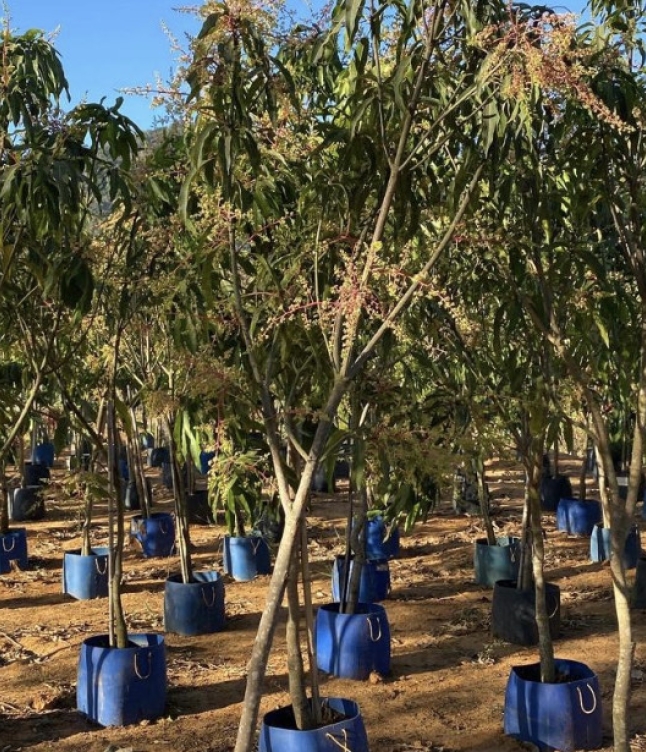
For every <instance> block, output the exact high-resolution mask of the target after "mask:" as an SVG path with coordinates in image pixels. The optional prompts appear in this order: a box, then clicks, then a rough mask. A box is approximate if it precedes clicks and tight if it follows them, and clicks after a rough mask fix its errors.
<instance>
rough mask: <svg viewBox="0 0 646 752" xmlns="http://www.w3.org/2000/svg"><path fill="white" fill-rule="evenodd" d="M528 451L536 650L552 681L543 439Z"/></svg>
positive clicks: (543, 671)
mask: <svg viewBox="0 0 646 752" xmlns="http://www.w3.org/2000/svg"><path fill="white" fill-rule="evenodd" d="M534 444H535V446H534V448H533V451H532V469H531V482H530V483H529V485H528V489H527V496H528V499H529V507H530V519H531V527H532V572H533V575H534V587H535V589H536V601H535V609H536V626H537V627H538V652H539V655H540V662H541V681H543V682H554V681H555V678H556V675H555V668H554V645H553V643H552V637H551V635H550V623H549V615H548V613H547V602H546V597H545V577H544V572H543V562H544V559H545V550H544V546H543V527H542V525H541V501H540V490H539V489H540V483H541V477H542V475H543V442H542V440H538V441H537V440H536V439H534Z"/></svg>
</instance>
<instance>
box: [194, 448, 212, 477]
mask: <svg viewBox="0 0 646 752" xmlns="http://www.w3.org/2000/svg"><path fill="white" fill-rule="evenodd" d="M214 458H215V452H200V466H199V468H198V470H199V471H200V473H202V475H208V472H209V465H210V464H211V460H212V459H214Z"/></svg>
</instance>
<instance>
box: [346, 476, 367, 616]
mask: <svg viewBox="0 0 646 752" xmlns="http://www.w3.org/2000/svg"><path fill="white" fill-rule="evenodd" d="M359 499H360V503H359V507H358V510H357V514H356V515H355V517H354V520H353V521H352V523H351V530H350V539H351V548H352V553H353V554H354V556H353V557H351V559H350V561H351V562H352V563H351V564H350V574H349V576H348V575H347V574H346V573H345V572H344V578H343V579H344V581H346V582H347V592H344V593H341V604H345V608H344V609H343V610H342V611H341V613H344V614H354V612H355V611H356V609H357V603H358V602H359V590H360V587H361V573H362V572H363V567H364V565H365V563H366V542H365V541H366V537H365V529H366V520H367V519H368V491H367V489H366V485H365V482H364V484H363V486H362V488H361V489H360V490H359ZM347 565H348V557H347V556H346V566H347ZM340 610H341V609H340Z"/></svg>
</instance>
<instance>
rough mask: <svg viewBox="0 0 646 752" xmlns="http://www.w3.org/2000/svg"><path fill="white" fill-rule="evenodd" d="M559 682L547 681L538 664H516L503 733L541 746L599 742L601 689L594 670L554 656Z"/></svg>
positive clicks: (569, 749)
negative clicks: (541, 678)
mask: <svg viewBox="0 0 646 752" xmlns="http://www.w3.org/2000/svg"><path fill="white" fill-rule="evenodd" d="M555 664H556V671H557V675H558V676H559V681H558V683H556V684H543V683H541V681H540V664H538V663H532V664H529V665H527V666H514V667H513V668H512V670H511V674H510V676H509V680H508V682H507V691H506V693H505V734H507V735H508V736H513V737H515V738H516V739H520V740H521V741H524V742H531V743H532V744H535V745H537V746H538V747H539V748H540V749H542V750H555V749H558V750H561V752H574V750H578V749H596V748H597V747H600V746H601V740H602V733H601V726H602V713H601V692H600V690H599V680H598V679H597V676H596V674H595V673H594V672H593V671H592V670H591V669H589V668H588V667H587V666H586V665H585V664H583V663H579V662H578V661H568V660H563V659H556V660H555Z"/></svg>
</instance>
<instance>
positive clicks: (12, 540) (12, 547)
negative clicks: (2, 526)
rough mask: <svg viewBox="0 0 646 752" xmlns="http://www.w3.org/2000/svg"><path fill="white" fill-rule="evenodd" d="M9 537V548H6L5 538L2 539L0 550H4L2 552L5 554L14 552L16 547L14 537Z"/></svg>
mask: <svg viewBox="0 0 646 752" xmlns="http://www.w3.org/2000/svg"><path fill="white" fill-rule="evenodd" d="M10 537H11V548H7V536H4V537H3V538H2V548H3V549H4V552H5V553H6V554H9V553H11V552H12V551H13V550H14V548H15V547H16V536H15V535H12V536H10Z"/></svg>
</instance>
